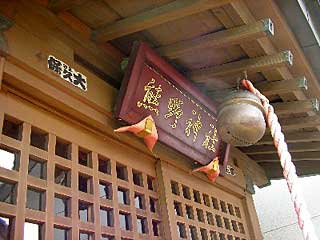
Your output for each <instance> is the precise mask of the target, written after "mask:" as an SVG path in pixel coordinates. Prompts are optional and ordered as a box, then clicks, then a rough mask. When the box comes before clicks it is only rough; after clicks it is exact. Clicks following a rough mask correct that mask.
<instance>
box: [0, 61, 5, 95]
mask: <svg viewBox="0 0 320 240" xmlns="http://www.w3.org/2000/svg"><path fill="white" fill-rule="evenodd" d="M4 64H5V58H4V57H0V90H1V86H2V79H3V71H4Z"/></svg>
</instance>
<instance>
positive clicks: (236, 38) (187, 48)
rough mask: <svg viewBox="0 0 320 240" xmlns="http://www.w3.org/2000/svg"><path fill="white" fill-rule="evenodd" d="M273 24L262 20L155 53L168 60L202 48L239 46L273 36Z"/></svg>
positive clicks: (171, 45) (170, 46) (178, 43)
mask: <svg viewBox="0 0 320 240" xmlns="http://www.w3.org/2000/svg"><path fill="white" fill-rule="evenodd" d="M273 26H274V25H273V23H272V21H271V19H264V20H260V21H258V22H255V23H252V24H248V25H243V26H240V27H235V28H231V29H227V30H223V31H219V32H216V33H210V34H207V35H204V36H200V37H198V38H195V39H191V40H185V41H180V42H177V43H173V44H170V45H166V46H162V47H160V48H158V49H157V51H158V52H159V53H160V54H161V55H162V56H166V57H168V58H170V59H175V58H178V57H180V56H182V55H184V54H187V53H189V52H191V51H192V52H194V51H196V50H198V49H203V48H220V47H227V46H230V45H235V44H240V43H241V42H243V41H249V40H253V39H257V38H261V37H265V36H269V35H273V33H274V29H273Z"/></svg>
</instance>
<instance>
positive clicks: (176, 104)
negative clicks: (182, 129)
mask: <svg viewBox="0 0 320 240" xmlns="http://www.w3.org/2000/svg"><path fill="white" fill-rule="evenodd" d="M182 104H183V101H182V100H180V99H179V98H169V101H168V112H167V113H166V114H165V115H164V117H165V119H168V118H170V117H174V118H175V120H174V122H173V123H171V124H170V126H171V127H172V128H176V127H177V123H178V120H179V119H180V118H181V117H182V115H183V110H182V109H181V105H182Z"/></svg>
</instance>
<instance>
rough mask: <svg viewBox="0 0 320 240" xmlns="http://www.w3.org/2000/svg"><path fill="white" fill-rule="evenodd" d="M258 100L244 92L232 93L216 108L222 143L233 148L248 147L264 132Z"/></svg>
mask: <svg viewBox="0 0 320 240" xmlns="http://www.w3.org/2000/svg"><path fill="white" fill-rule="evenodd" d="M263 112H264V111H263V107H262V104H261V101H260V99H259V98H258V97H257V96H255V95H254V94H253V93H251V92H249V91H246V90H241V89H240V90H236V91H232V92H231V93H230V94H229V95H228V96H226V97H225V98H224V100H223V102H222V103H221V105H220V106H219V108H218V122H217V129H218V133H219V135H220V137H221V138H222V140H223V141H225V142H227V143H230V144H231V145H233V146H250V145H253V144H255V143H256V142H258V141H259V140H260V139H261V138H262V136H263V135H264V132H265V130H266V122H265V119H264V114H263Z"/></svg>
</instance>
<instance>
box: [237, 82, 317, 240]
mask: <svg viewBox="0 0 320 240" xmlns="http://www.w3.org/2000/svg"><path fill="white" fill-rule="evenodd" d="M241 84H242V85H243V86H244V87H245V88H246V89H247V90H249V91H250V92H252V93H253V94H255V95H256V96H257V97H259V98H260V100H261V102H262V105H263V108H264V111H265V117H266V121H267V124H268V127H269V128H270V131H271V136H272V137H273V142H274V145H275V147H276V149H277V153H278V156H279V158H280V163H281V166H282V168H283V176H284V178H285V179H286V182H287V186H288V189H289V192H290V195H291V200H292V201H293V204H294V209H295V212H296V215H297V218H298V225H299V227H300V229H301V230H302V233H303V237H304V239H305V240H318V237H317V236H316V234H315V230H314V226H313V224H312V222H311V218H310V214H309V212H308V209H307V207H306V204H305V201H304V199H303V197H302V193H301V189H300V185H299V182H298V176H297V173H296V167H295V166H294V164H293V162H292V158H291V154H290V153H289V151H288V146H287V144H286V142H285V137H284V135H283V133H282V131H281V126H280V124H279V121H278V117H277V115H276V114H275V112H274V109H273V107H272V106H271V105H270V104H269V100H268V99H267V98H266V97H265V96H264V95H262V94H261V93H260V92H259V90H257V89H256V88H255V87H254V86H253V85H252V83H251V82H250V81H249V80H246V79H244V80H242V81H241Z"/></svg>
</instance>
